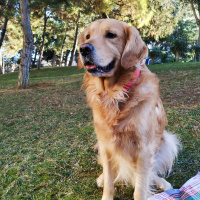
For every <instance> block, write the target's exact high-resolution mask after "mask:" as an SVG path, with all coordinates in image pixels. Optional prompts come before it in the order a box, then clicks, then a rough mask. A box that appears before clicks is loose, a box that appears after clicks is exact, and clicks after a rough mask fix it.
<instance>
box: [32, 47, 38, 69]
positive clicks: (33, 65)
mask: <svg viewBox="0 0 200 200" xmlns="http://www.w3.org/2000/svg"><path fill="white" fill-rule="evenodd" d="M36 57H37V47H35V56H34V60H33V64H32V67H33V68H34V67H35V66H36V65H35V62H36Z"/></svg>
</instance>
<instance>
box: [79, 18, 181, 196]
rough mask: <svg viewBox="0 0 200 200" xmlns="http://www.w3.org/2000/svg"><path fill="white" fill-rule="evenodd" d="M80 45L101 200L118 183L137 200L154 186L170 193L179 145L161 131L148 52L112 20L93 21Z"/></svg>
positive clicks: (159, 104)
mask: <svg viewBox="0 0 200 200" xmlns="http://www.w3.org/2000/svg"><path fill="white" fill-rule="evenodd" d="M79 45H80V59H79V67H83V66H85V68H86V73H85V76H84V83H83V85H84V86H85V87H86V94H87V101H88V102H89V105H90V106H91V108H92V111H93V118H94V127H95V132H96V135H97V140H98V151H99V164H100V165H102V167H103V173H102V174H101V175H100V176H99V178H98V179H97V184H98V186H101V187H103V196H102V200H111V199H113V196H114V183H116V182H124V183H126V184H127V185H131V186H133V187H134V195H133V197H134V199H135V200H146V199H147V198H148V197H149V195H150V194H151V187H152V186H156V187H158V188H160V189H163V190H167V189H170V188H171V185H170V183H168V182H167V181H166V180H165V179H164V178H162V176H163V175H165V173H166V172H168V173H169V172H170V170H171V168H172V164H173V162H174V159H175V157H176V156H177V153H178V147H179V140H178V139H177V136H176V135H174V134H171V133H169V132H167V131H166V130H165V126H166V125H167V118H166V115H165V111H164V109H163V105H162V101H161V100H160V97H159V85H158V83H159V80H158V78H157V77H156V76H155V75H154V74H153V73H151V72H150V70H149V69H148V68H147V67H146V65H145V62H144V59H145V58H146V57H147V55H148V49H147V47H146V46H145V44H144V42H143V40H142V39H141V37H140V35H139V32H138V31H137V30H136V28H134V27H131V26H129V25H128V24H126V23H125V22H121V21H118V20H115V19H102V20H97V21H95V22H93V23H91V24H90V26H89V27H88V28H86V29H85V30H84V31H83V32H82V33H81V35H80V39H79Z"/></svg>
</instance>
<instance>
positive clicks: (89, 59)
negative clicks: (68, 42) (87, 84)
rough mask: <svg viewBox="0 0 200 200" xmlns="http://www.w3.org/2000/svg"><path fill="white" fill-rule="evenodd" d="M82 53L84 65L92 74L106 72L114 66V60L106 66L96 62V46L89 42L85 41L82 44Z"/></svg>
mask: <svg viewBox="0 0 200 200" xmlns="http://www.w3.org/2000/svg"><path fill="white" fill-rule="evenodd" d="M80 54H81V56H82V59H83V62H84V65H85V67H86V68H87V71H88V72H89V73H90V74H97V73H100V74H104V73H108V72H110V71H111V70H112V69H113V68H114V64H115V61H114V60H112V61H111V62H110V63H109V64H108V65H106V66H100V65H99V64H96V62H95V61H94V54H95V48H94V46H93V45H91V44H89V43H84V44H82V45H81V46H80Z"/></svg>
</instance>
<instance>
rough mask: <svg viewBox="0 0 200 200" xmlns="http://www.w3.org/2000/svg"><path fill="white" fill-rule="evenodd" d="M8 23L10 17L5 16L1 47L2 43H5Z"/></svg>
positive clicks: (0, 39)
mask: <svg viewBox="0 0 200 200" xmlns="http://www.w3.org/2000/svg"><path fill="white" fill-rule="evenodd" d="M7 24H8V18H7V17H5V21H4V24H3V29H2V31H1V38H0V48H1V46H2V44H3V40H4V36H5V34H6V28H7Z"/></svg>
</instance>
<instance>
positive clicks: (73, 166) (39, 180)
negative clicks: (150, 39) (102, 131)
mask: <svg viewBox="0 0 200 200" xmlns="http://www.w3.org/2000/svg"><path fill="white" fill-rule="evenodd" d="M150 69H151V70H152V71H153V72H155V73H156V74H157V75H158V77H159V78H160V90H161V97H162V100H163V102H164V106H165V110H166V112H167V116H168V120H169V125H168V127H167V129H168V130H170V131H173V132H176V133H177V134H178V135H179V136H180V139H181V142H182V144H183V149H182V151H181V152H180V154H179V158H178V160H177V162H176V164H175V166H174V170H173V172H172V173H171V175H170V176H169V177H168V180H169V181H170V182H171V183H172V184H173V186H174V187H175V188H179V187H180V186H181V185H182V184H184V182H185V181H187V180H188V179H189V178H190V177H192V176H194V175H195V174H196V173H197V172H198V171H199V166H200V162H199V160H200V152H199V149H200V148H199V147H200V134H199V123H200V110H199V109H200V103H199V100H200V83H199V82H200V81H199V80H200V63H178V64H174V63H173V64H163V65H153V66H150ZM83 73H84V70H79V69H77V68H76V67H62V68H43V69H41V70H40V71H37V70H31V72H30V84H29V88H28V89H27V90H19V91H17V90H15V89H14V88H15V87H16V85H17V73H10V74H5V75H0V105H1V106H0V199H41V200H43V199H67V200H83V199H91V200H94V199H101V195H102V189H101V188H97V186H96V182H95V179H96V178H97V177H98V175H99V174H100V173H101V170H102V169H101V167H100V166H99V165H98V164H97V158H96V157H97V156H96V152H95V151H94V150H93V149H92V146H93V145H94V144H95V143H96V139H95V133H94V128H93V123H92V113H91V110H90V108H89V107H88V105H87V104H86V101H85V93H84V91H82V90H80V87H81V83H82V78H83ZM132 192H133V189H131V188H127V187H125V186H123V185H117V186H116V195H115V200H117V199H119V200H125V199H131V197H132Z"/></svg>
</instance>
